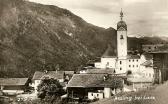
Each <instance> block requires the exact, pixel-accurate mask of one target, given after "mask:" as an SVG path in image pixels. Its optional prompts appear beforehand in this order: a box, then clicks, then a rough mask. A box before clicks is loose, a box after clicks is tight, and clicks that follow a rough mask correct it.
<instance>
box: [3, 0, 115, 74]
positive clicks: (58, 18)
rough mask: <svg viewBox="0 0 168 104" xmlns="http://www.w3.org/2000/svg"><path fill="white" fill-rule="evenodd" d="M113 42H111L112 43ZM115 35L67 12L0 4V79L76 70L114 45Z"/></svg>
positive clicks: (15, 0) (17, 1) (16, 1)
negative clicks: (40, 72) (56, 70)
mask: <svg viewBox="0 0 168 104" xmlns="http://www.w3.org/2000/svg"><path fill="white" fill-rule="evenodd" d="M112 40H114V41H112ZM115 40H116V31H115V30H114V29H113V28H109V29H104V28H100V27H97V26H93V25H91V24H89V23H87V22H85V21H84V20H83V19H81V18H80V17H78V16H76V15H74V14H73V13H71V12H70V11H68V10H65V9H62V8H59V7H56V6H46V5H41V4H36V3H31V2H27V1H23V0H1V1H0V73H1V74H0V77H8V76H10V77H18V76H19V77H26V76H29V75H30V76H31V75H32V74H33V73H34V71H35V70H43V69H46V68H47V69H49V70H55V69H56V68H57V67H58V65H59V67H60V70H77V69H78V67H79V66H80V65H84V64H85V63H86V62H87V61H88V60H89V59H90V58H92V57H96V56H100V55H101V54H102V53H103V52H104V50H105V49H106V47H107V45H108V44H111V45H112V47H113V48H115V45H116V41H115Z"/></svg>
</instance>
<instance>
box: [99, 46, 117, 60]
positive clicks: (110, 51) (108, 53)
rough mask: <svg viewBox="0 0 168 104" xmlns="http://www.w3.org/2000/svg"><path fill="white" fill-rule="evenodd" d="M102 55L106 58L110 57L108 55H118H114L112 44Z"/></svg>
mask: <svg viewBox="0 0 168 104" xmlns="http://www.w3.org/2000/svg"><path fill="white" fill-rule="evenodd" d="M102 57H104V58H108V57H110V58H111V57H112V58H113V57H114V58H115V57H117V56H115V55H114V50H113V49H112V47H111V46H110V45H108V48H107V49H106V51H105V52H104V54H103V55H102Z"/></svg>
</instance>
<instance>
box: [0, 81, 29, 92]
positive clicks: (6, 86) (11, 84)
mask: <svg viewBox="0 0 168 104" xmlns="http://www.w3.org/2000/svg"><path fill="white" fill-rule="evenodd" d="M28 83H29V82H28V78H0V88H1V91H2V92H3V93H5V94H7V95H15V94H21V93H23V92H24V91H25V89H26V88H27V87H28V85H29V84H28Z"/></svg>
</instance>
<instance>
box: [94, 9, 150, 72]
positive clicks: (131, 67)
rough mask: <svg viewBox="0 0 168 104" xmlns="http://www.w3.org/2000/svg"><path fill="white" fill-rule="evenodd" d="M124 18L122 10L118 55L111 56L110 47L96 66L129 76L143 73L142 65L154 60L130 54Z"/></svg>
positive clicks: (118, 30)
mask: <svg viewBox="0 0 168 104" xmlns="http://www.w3.org/2000/svg"><path fill="white" fill-rule="evenodd" d="M123 17H124V14H123V12H122V10H121V12H120V21H119V22H118V23H117V55H116V56H114V55H111V54H110V47H108V49H107V50H106V51H105V53H104V54H103V55H102V57H101V61H100V62H95V63H94V66H95V68H98V69H111V70H113V73H114V74H121V75H127V74H129V73H130V74H132V73H141V67H142V65H144V63H145V62H146V61H149V60H152V58H151V59H148V60H147V59H146V58H144V57H146V56H147V55H144V54H142V55H140V54H137V55H133V54H128V48H127V24H126V22H125V21H124V20H123ZM143 69H144V68H143ZM152 73H153V72H152ZM145 74H146V73H145Z"/></svg>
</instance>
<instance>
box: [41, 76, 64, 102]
mask: <svg viewBox="0 0 168 104" xmlns="http://www.w3.org/2000/svg"><path fill="white" fill-rule="evenodd" d="M38 92H39V93H38V97H39V98H41V99H44V100H46V101H47V102H53V101H54V100H55V99H56V98H58V97H60V96H61V95H63V94H64V91H63V87H62V86H61V85H60V83H59V82H58V80H56V79H47V78H45V79H43V80H42V81H41V83H40V84H39V86H38Z"/></svg>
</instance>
